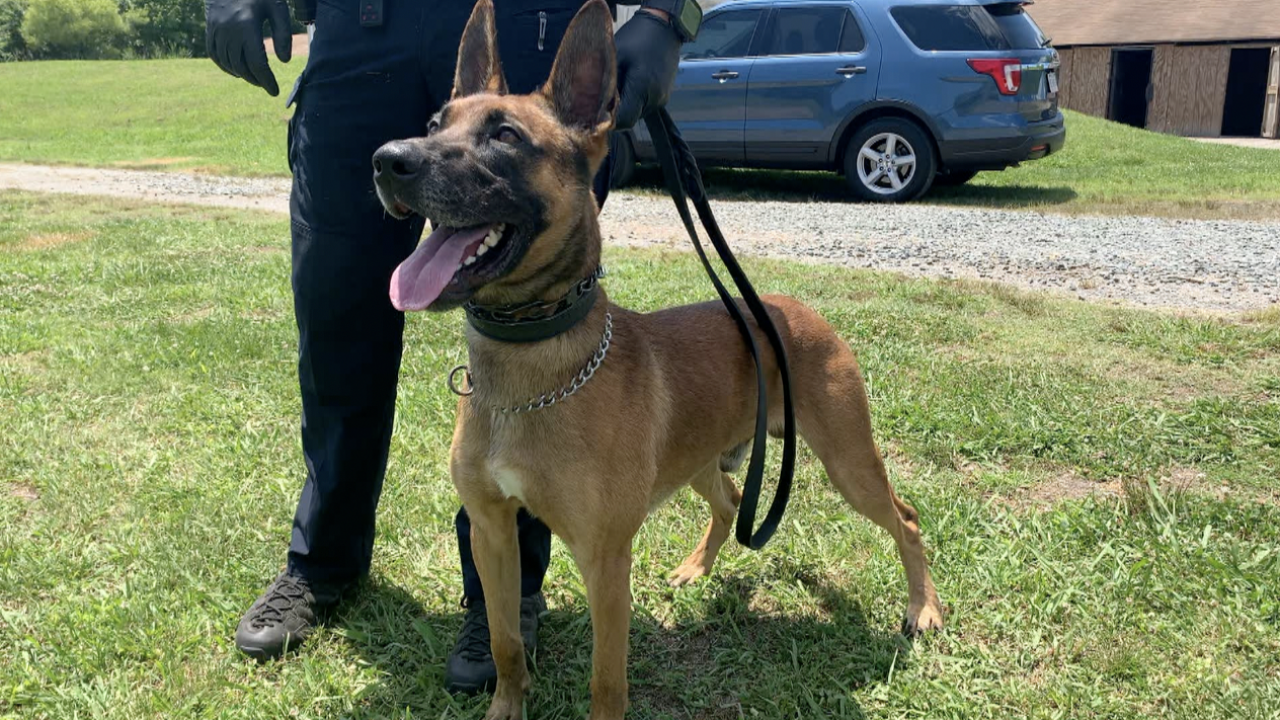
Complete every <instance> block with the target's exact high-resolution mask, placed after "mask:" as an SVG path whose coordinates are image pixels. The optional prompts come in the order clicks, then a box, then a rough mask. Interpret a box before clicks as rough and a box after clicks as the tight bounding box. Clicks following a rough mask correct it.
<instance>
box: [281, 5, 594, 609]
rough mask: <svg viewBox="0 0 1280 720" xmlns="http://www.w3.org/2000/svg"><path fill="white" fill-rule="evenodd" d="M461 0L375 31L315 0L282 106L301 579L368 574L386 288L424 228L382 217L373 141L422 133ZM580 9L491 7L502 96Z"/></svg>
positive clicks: (409, 8)
mask: <svg viewBox="0 0 1280 720" xmlns="http://www.w3.org/2000/svg"><path fill="white" fill-rule="evenodd" d="M472 4H473V3H472V2H468V1H467V0H383V22H382V24H381V25H380V26H378V27H362V26H361V25H360V18H359V14H358V13H359V0H319V7H318V12H317V16H316V23H315V38H314V40H313V42H312V45H311V54H310V57H309V58H308V62H307V67H306V70H305V71H304V72H303V73H302V76H301V77H300V78H299V80H298V84H297V85H296V86H295V88H294V95H293V97H292V98H291V100H290V102H296V104H297V109H296V111H295V113H294V116H293V119H292V121H291V122H290V124H289V164H290V167H291V168H292V170H293V193H292V198H291V203H290V212H291V216H292V236H293V294H294V311H295V313H296V316H297V322H298V379H299V383H300V385H301V389H302V449H303V454H304V456H305V459H306V468H307V479H306V484H305V485H304V486H303V489H302V497H301V499H300V500H299V501H298V510H297V514H296V516H295V518H294V522H293V536H292V540H291V542H290V546H289V569H290V570H291V571H292V572H294V573H297V574H299V575H302V576H303V577H306V578H309V579H315V580H322V581H338V582H343V581H349V580H353V579H355V578H358V577H360V576H362V575H364V574H366V573H367V572H368V571H369V564H370V560H371V558H372V554H373V537H374V514H375V511H376V509H377V504H378V496H379V494H380V493H381V491H382V481H383V474H384V472H385V470H386V466H387V449H388V446H389V444H390V442H391V428H392V421H393V418H394V414H395V397H396V381H397V377H398V375H399V371H400V355H401V349H402V341H401V336H402V333H403V330H404V315H403V314H401V313H399V312H397V311H396V310H395V309H393V308H392V307H391V303H390V301H389V299H388V296H387V288H388V286H389V284H390V278H391V272H392V270H394V269H395V267H396V265H398V264H399V263H400V262H401V261H402V260H404V258H405V257H407V256H408V255H409V253H410V251H411V250H412V249H413V247H414V245H416V244H417V242H418V239H419V238H420V236H421V234H422V231H423V223H424V221H423V220H421V219H419V218H415V219H413V220H410V221H397V220H394V219H392V218H390V217H389V216H388V215H387V214H386V213H384V212H383V208H382V206H381V205H380V204H379V202H378V199H377V196H376V195H375V193H374V187H373V181H372V173H373V171H372V166H371V159H372V157H373V153H374V151H375V150H377V149H378V148H379V147H380V146H381V145H383V144H384V143H386V142H388V141H391V140H396V139H401V138H407V137H416V136H421V135H422V134H424V132H425V130H426V125H427V121H428V120H429V119H430V118H431V116H432V115H433V114H435V112H436V111H437V110H439V108H440V107H441V105H443V104H444V103H445V102H446V101H447V100H448V98H449V95H450V92H451V89H452V84H453V75H454V67H455V64H456V56H457V49H458V42H459V39H460V38H461V36H462V29H463V27H464V26H465V25H466V21H467V18H468V17H469V16H470V13H471V7H472ZM581 4H582V0H534V1H524V0H506V1H505V2H501V3H497V12H498V22H497V24H498V35H499V38H500V42H499V51H500V53H501V56H502V60H503V66H504V68H505V70H506V74H507V82H508V85H509V87H510V88H511V91H512V92H513V93H527V92H530V91H532V90H533V89H535V88H536V87H537V86H538V85H540V84H541V83H542V82H543V81H545V80H546V78H547V76H548V75H549V74H550V71H551V65H552V61H553V60H554V58H555V52H556V48H557V47H558V46H559V44H560V39H561V38H562V37H563V35H564V31H565V29H566V28H567V27H568V24H569V21H570V20H571V19H572V17H573V15H574V13H575V12H576V10H577V9H578V7H579V6H580V5H581ZM607 177H608V168H607V167H606V169H605V171H603V172H602V173H601V178H607ZM606 190H607V182H604V183H602V182H597V193H598V194H599V195H600V196H601V198H602V199H603V195H604V191H606ZM440 432H442V433H443V432H446V429H445V428H441V429H440ZM455 524H456V529H457V533H458V545H459V551H460V552H459V554H460V556H461V561H462V575H463V591H464V593H465V595H466V597H467V598H469V599H470V600H479V599H482V598H483V590H482V589H481V586H480V578H479V575H478V574H477V573H476V569H475V565H474V563H473V562H472V559H471V541H470V521H469V519H468V518H467V515H466V512H465V511H461V510H460V511H459V512H458V516H457V519H456V523H455ZM519 525H520V527H519V537H520V553H521V566H522V568H523V581H522V585H523V587H522V591H523V593H524V594H526V595H528V594H532V593H534V592H537V591H538V590H539V589H541V586H542V578H543V575H544V574H545V572H546V568H547V563H548V561H549V558H550V554H551V533H550V531H549V530H548V529H547V528H546V526H545V525H543V524H542V523H541V522H539V521H538V520H536V519H534V518H532V517H530V516H528V515H527V514H525V513H521V516H520V519H519Z"/></svg>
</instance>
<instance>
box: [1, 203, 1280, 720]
mask: <svg viewBox="0 0 1280 720" xmlns="http://www.w3.org/2000/svg"><path fill="white" fill-rule="evenodd" d="M286 237H287V225H286V223H285V221H283V220H281V219H278V218H275V217H267V216H262V215H252V214H240V213H233V212H229V211H218V210H206V209H187V208H173V207H165V208H158V207H148V206H143V205H135V204H127V203H126V204H122V203H118V202H111V203H107V202H105V201H98V200H93V199H84V198H81V199H73V198H57V199H53V198H49V197H43V196H37V195H28V194H15V193H8V194H0V407H2V408H3V412H0V717H3V718H42V719H43V718H47V719H50V720H64V719H66V718H75V717H80V718H118V719H120V720H141V719H145V718H156V719H159V718H166V719H168V718H280V717H293V718H346V717H362V718H363V717H367V718H389V717H395V718H408V717H413V718H480V717H481V716H482V715H483V713H484V709H485V707H486V705H487V698H479V699H454V698H451V697H450V696H448V695H447V694H446V693H445V692H444V691H443V690H442V675H443V664H444V659H445V656H446V654H447V653H448V650H449V647H450V645H451V642H452V638H453V636H454V633H455V632H456V630H457V628H458V626H459V624H460V621H461V611H460V610H459V608H458V606H457V601H458V596H459V593H460V582H459V578H458V572H457V569H456V565H457V559H456V548H455V541H454V539H453V534H452V522H451V520H452V516H453V513H454V511H455V509H456V507H457V500H456V498H455V495H454V491H453V488H452V486H451V484H450V482H449V479H448V477H447V471H446V451H447V445H448V442H449V436H450V428H451V425H452V419H453V400H454V398H453V397H452V396H451V395H450V394H449V392H448V391H447V390H446V389H445V386H444V382H443V376H444V373H445V371H446V370H447V369H448V368H450V367H451V366H452V365H454V364H455V363H457V362H460V361H461V360H462V359H463V358H464V349H463V345H462V336H461V323H462V319H461V317H460V315H459V314H457V313H450V314H446V315H426V314H418V315H414V316H412V317H411V318H410V319H409V324H408V326H409V329H408V337H407V352H406V356H405V363H404V371H403V380H402V383H401V393H400V397H399V415H398V418H397V428H396V435H395V441H394V444H393V447H392V450H391V460H390V469H389V472H388V477H387V484H386V489H385V492H384V494H383V499H382V506H381V511H380V516H379V527H378V539H377V551H376V558H375V564H374V569H373V575H372V577H371V579H370V581H369V583H368V586H367V587H366V591H365V592H364V594H363V595H362V596H361V597H360V598H359V599H357V600H356V601H354V602H352V603H351V604H349V605H347V606H346V607H345V608H344V609H343V610H342V612H341V613H340V614H339V616H338V618H337V619H336V621H335V622H333V623H332V624H331V625H329V626H328V627H327V628H325V629H324V630H323V631H321V632H320V633H319V634H318V636H317V637H316V638H315V642H314V644H313V645H312V646H310V647H309V648H308V649H307V651H306V652H304V653H301V654H298V655H296V656H292V657H290V658H288V659H286V660H284V661H282V662H275V663H270V664H266V665H258V664H256V663H254V662H251V661H248V660H246V659H244V658H243V657H241V656H240V655H239V654H238V653H237V652H236V650H235V649H234V647H233V645H232V633H233V631H234V628H235V625H236V622H237V619H238V616H239V613H240V612H241V611H242V610H243V609H244V608H245V607H247V606H248V604H249V603H250V602H251V601H252V600H253V598H254V597H255V595H256V594H257V593H258V592H259V591H260V590H261V588H262V587H263V586H264V584H265V583H266V582H267V581H268V580H269V579H270V578H271V577H272V576H273V574H274V573H275V572H276V571H277V570H278V569H279V567H280V565H281V562H282V560H283V557H284V551H285V546H286V543H287V540H288V536H289V529H290V522H291V516H292V512H293V505H294V502H295V501H296V497H297V492H298V489H299V487H300V483H301V479H302V463H301V458H300V452H299V447H298V437H297V429H298V423H299V417H298V415H299V403H298V398H297V391H296V387H295V342H296V331H295V329H294V327H293V320H292V316H291V310H290V307H291V301H290V294H289V284H288V276H289V268H288V265H289V259H288V252H287V247H286ZM606 259H607V262H608V264H609V267H610V271H611V272H610V277H609V279H608V280H607V282H606V286H607V288H608V290H609V293H610V294H611V296H612V297H613V298H614V299H615V300H616V301H619V302H621V303H623V304H626V305H629V306H632V307H636V308H642V309H650V308H658V307H662V306H666V305H670V304H673V303H680V302H688V301H694V300H702V299H708V298H710V297H712V295H711V293H710V292H709V289H708V286H707V284H706V283H705V281H704V279H703V277H702V274H701V270H700V269H699V267H698V265H697V263H696V261H695V260H694V259H692V258H691V257H690V256H689V255H687V254H679V253H661V252H639V251H630V252H623V251H618V250H610V251H609V252H608V253H607V254H606ZM747 265H748V268H749V270H750V271H751V272H752V274H753V277H754V278H755V280H756V283H757V286H758V287H760V288H761V289H764V290H767V291H773V292H785V293H791V294H795V295H797V296H799V297H802V298H804V299H806V300H807V301H808V302H810V303H811V304H812V305H813V306H814V307H816V308H817V309H818V310H819V311H820V312H821V313H822V314H823V315H824V316H825V317H826V318H828V319H829V320H830V321H831V322H832V323H833V324H834V326H835V327H836V328H837V330H838V332H839V333H840V335H841V336H842V337H844V338H845V339H847V340H848V342H849V343H850V344H851V345H852V346H853V347H854V348H855V349H856V350H857V351H858V352H859V354H860V357H861V360H862V364H863V370H864V373H865V375H866V378H867V382H868V387H869V388H870V394H871V399H872V412H873V416H874V423H875V431H876V436H877V438H878V441H879V442H880V444H881V446H882V447H883V448H884V449H885V450H886V453H887V455H888V463H889V466H890V468H891V473H892V476H893V479H894V482H895V483H896V485H897V488H898V490H899V492H900V493H901V494H902V495H903V496H904V497H905V498H906V499H907V500H908V501H909V502H911V503H914V504H915V506H916V507H917V508H918V509H919V510H920V513H921V515H922V518H923V521H922V523H923V530H924V534H925V537H926V542H927V544H928V548H929V555H930V558H931V561H932V563H933V568H934V573H935V578H936V580H937V584H938V588H939V591H940V593H941V595H942V598H943V601H944V603H945V605H946V607H947V613H948V615H947V619H948V622H949V625H948V627H947V629H946V630H944V631H942V632H940V633H938V634H936V635H932V636H928V637H925V638H922V639H920V640H918V641H916V642H915V643H910V642H908V641H906V640H904V639H903V638H902V637H900V636H899V635H898V634H897V633H896V630H897V628H898V623H899V620H900V615H901V612H902V610H903V608H904V604H905V598H906V592H905V581H904V578H903V575H902V571H901V569H900V567H899V564H898V561H897V559H896V554H895V552H894V550H893V546H892V544H891V542H890V541H889V538H888V537H887V536H886V535H885V534H884V533H883V532H881V531H879V530H878V529H875V528H873V527H872V526H871V525H870V523H869V522H867V521H865V520H864V519H862V518H861V517H858V516H855V515H853V514H851V512H850V511H849V510H848V509H847V508H846V506H845V505H844V503H843V502H842V501H841V500H840V499H839V497H838V496H837V494H836V493H835V492H833V491H832V489H831V488H830V487H829V486H828V485H827V483H826V482H825V478H824V474H823V471H822V470H821V468H820V466H819V465H818V464H817V463H816V462H815V460H814V458H813V457H812V455H811V454H809V453H808V452H807V451H804V452H803V453H802V456H801V459H800V462H799V478H798V483H797V485H798V487H797V492H796V496H795V499H794V502H793V504H792V507H791V510H790V514H789V515H788V517H787V520H786V522H785V524H784V527H783V529H782V530H781V531H780V532H779V534H778V536H777V538H776V539H775V540H774V542H773V543H772V544H770V545H769V546H768V547H767V548H766V549H765V550H764V551H763V552H759V553H751V552H747V551H745V550H743V549H742V548H738V547H736V546H735V547H732V548H728V549H726V552H725V553H724V555H723V556H722V559H721V560H720V564H719V565H718V567H717V569H716V573H715V574H714V576H713V577H711V578H708V579H706V580H704V581H701V582H699V583H698V584H696V585H694V586H693V587H691V588H687V589H684V590H680V591H674V590H671V589H669V588H668V587H667V586H666V584H665V582H664V579H665V575H666V573H667V571H668V570H670V569H671V568H672V567H674V566H675V565H676V564H678V563H679V561H680V560H681V559H682V558H683V557H684V555H685V554H686V553H687V552H688V551H689V549H690V548H691V547H692V546H693V545H694V543H695V542H696V540H697V538H698V536H699V533H700V532H701V529H702V526H703V524H704V523H705V522H706V521H707V519H708V513H707V511H706V509H705V507H704V506H703V504H702V503H701V501H698V500H695V499H694V498H693V496H692V495H691V494H689V493H681V494H679V495H678V497H677V498H676V499H675V500H674V501H673V502H672V503H670V504H669V505H668V506H666V507H665V508H663V509H662V510H660V511H659V512H658V513H657V514H656V515H655V516H654V517H653V518H652V519H651V520H650V521H649V523H648V524H647V525H646V526H645V528H644V530H643V531H642V533H641V534H640V537H639V538H638V539H637V541H636V544H635V575H634V579H633V583H632V587H633V592H634V598H635V601H634V619H633V623H632V646H633V651H632V656H631V668H630V678H631V681H632V683H633V685H632V688H633V692H632V698H633V710H632V713H631V717H634V718H737V717H748V718H820V717H821V718H828V717H829V718H863V717H876V718H931V719H933V718H939V719H940V718H1021V717H1028V718H1145V717H1161V718H1187V719H1188V720H1190V719H1192V718H1194V719H1196V720H1201V719H1203V718H1224V719H1226V718H1273V717H1275V712H1276V708H1277V707H1280V594H1278V593H1277V589H1278V588H1280V505H1278V503H1280V477H1278V476H1280V472H1278V469H1280V316H1278V315H1277V314H1276V313H1274V312H1270V313H1267V314H1262V315H1254V316H1248V317H1241V318H1232V319H1201V318H1179V317H1174V316H1169V315H1160V314H1154V313H1148V312H1139V311H1130V310H1123V309H1114V308H1104V307H1099V306H1095V305H1088V304H1084V303H1079V302H1075V301H1070V300H1057V299H1051V298H1047V297H1043V296H1033V295H1026V294H1022V293H1018V292H1015V291H1011V290H1008V289H1006V288H1002V287H998V286H994V285H985V284H973V283H961V282H929V281H922V280H907V279H904V278H901V277H898V276H894V275H889V274H878V273H871V272H856V271H848V270H843V269H832V268H825V267H814V266H807V265H796V264H783V263H773V262H760V261H750V262H748V263H747ZM336 290H337V289H335V291H336ZM570 405H572V401H570V402H569V404H568V405H566V406H565V407H566V408H567V407H569V406H570ZM551 412H557V410H552V411H551ZM547 590H548V596H549V603H550V608H551V609H550V613H549V615H548V617H547V618H546V622H545V627H544V631H543V633H542V647H541V650H540V651H539V655H538V657H537V669H536V673H535V675H534V680H533V689H532V693H531V695H530V696H529V701H528V707H527V709H528V716H529V717H531V718H544V719H545V718H581V717H583V716H584V715H585V712H586V707H587V697H588V673H589V666H590V653H589V647H590V625H589V621H588V615H587V603H586V601H585V598H584V591H583V586H582V583H581V580H580V578H579V577H578V574H577V571H576V570H575V569H574V568H573V564H572V562H571V560H570V558H569V557H568V556H567V554H566V553H565V551H564V549H563V548H562V547H561V546H559V544H558V543H557V546H556V550H555V557H554V561H553V565H552V568H551V573H550V580H549V583H548V588H547Z"/></svg>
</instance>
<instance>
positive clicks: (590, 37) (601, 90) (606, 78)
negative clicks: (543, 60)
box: [542, 0, 618, 134]
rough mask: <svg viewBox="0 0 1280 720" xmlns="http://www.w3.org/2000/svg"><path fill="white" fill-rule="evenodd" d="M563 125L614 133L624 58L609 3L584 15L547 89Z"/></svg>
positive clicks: (563, 45) (598, 3)
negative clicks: (619, 51)
mask: <svg viewBox="0 0 1280 720" xmlns="http://www.w3.org/2000/svg"><path fill="white" fill-rule="evenodd" d="M542 94H543V95H545V96H546V97H547V99H548V100H550V101H551V106H552V107H553V108H555V111H556V115H557V117H559V118H560V122H562V123H564V124H565V125H567V126H569V127H574V128H578V129H581V130H589V131H591V132H592V133H593V134H594V133H601V132H606V131H608V130H609V129H610V128H611V127H612V126H613V121H614V116H615V114H616V113H617V110H618V59H617V53H616V51H615V50H614V47H613V15H612V14H611V13H610V12H609V6H608V5H606V4H605V3H604V0H591V1H590V2H588V3H587V4H586V5H583V6H582V9H581V10H579V11H578V14H577V16H576V17H574V18H573V22H571V23H569V29H568V30H567V31H565V35H564V40H562V41H561V42H560V52H559V53H558V54H557V55H556V63H555V65H554V66H553V67H552V68H551V78H550V79H549V80H547V84H546V85H543V86H542Z"/></svg>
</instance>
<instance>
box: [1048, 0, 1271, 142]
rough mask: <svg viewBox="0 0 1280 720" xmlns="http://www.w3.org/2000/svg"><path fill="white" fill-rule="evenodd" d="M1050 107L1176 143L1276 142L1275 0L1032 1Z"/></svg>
mask: <svg viewBox="0 0 1280 720" xmlns="http://www.w3.org/2000/svg"><path fill="white" fill-rule="evenodd" d="M1028 11H1029V12H1030V13H1031V16H1032V17H1034V18H1035V20H1036V22H1037V23H1039V24H1040V27H1041V28H1043V29H1044V31H1045V33H1046V34H1047V35H1049V37H1050V38H1052V40H1053V45H1054V47H1056V48H1057V49H1058V52H1060V53H1061V54H1062V69H1061V76H1062V77H1061V83H1060V84H1061V94H1060V97H1059V102H1060V103H1061V104H1062V105H1063V106H1064V107H1068V108H1071V109H1072V110H1078V111H1080V112H1083V113H1088V114H1090V115H1097V116H1099V117H1105V118H1109V119H1111V120H1116V121H1118V122H1123V123H1128V124H1130V125H1136V126H1138V127H1145V128H1149V129H1151V130H1157V131H1159V132H1165V133H1173V134H1176V135H1193V136H1201V137H1217V136H1221V135H1227V136H1239V137H1269V138H1274V137H1280V107H1277V91H1278V90H1280V0H1036V3H1035V4H1034V5H1033V6H1031V7H1030V8H1028Z"/></svg>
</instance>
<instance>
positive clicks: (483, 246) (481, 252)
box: [476, 245, 489, 257]
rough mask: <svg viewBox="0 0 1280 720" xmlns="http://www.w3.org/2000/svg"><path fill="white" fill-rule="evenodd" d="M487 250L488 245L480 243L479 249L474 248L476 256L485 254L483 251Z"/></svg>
mask: <svg viewBox="0 0 1280 720" xmlns="http://www.w3.org/2000/svg"><path fill="white" fill-rule="evenodd" d="M487 252H489V246H488V245H481V246H480V249H479V250H476V257H480V256H481V255H483V254H485V253H487Z"/></svg>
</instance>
